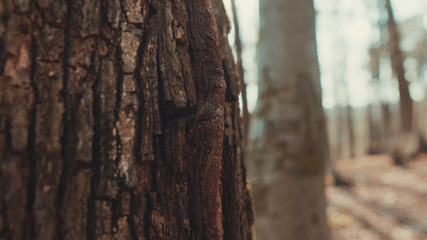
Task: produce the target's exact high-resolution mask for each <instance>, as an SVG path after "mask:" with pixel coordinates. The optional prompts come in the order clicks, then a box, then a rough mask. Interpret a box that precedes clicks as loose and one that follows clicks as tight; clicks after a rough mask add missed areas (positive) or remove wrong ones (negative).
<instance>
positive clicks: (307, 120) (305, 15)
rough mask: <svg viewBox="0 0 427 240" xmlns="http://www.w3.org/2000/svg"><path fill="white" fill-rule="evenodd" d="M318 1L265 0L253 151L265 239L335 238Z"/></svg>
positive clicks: (260, 235) (251, 158) (257, 204)
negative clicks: (327, 190) (327, 186)
mask: <svg viewBox="0 0 427 240" xmlns="http://www.w3.org/2000/svg"><path fill="white" fill-rule="evenodd" d="M314 24H315V11H314V7H313V1H311V0H302V1H293V0H264V1H260V39H259V72H260V89H259V100H258V106H257V109H256V113H255V114H254V117H253V118H252V122H253V124H252V126H253V127H254V128H253V129H252V131H251V137H252V143H251V152H250V154H248V157H249V163H250V165H249V166H250V168H249V176H250V178H251V182H252V186H253V192H254V202H255V209H256V214H257V221H256V224H255V231H256V234H257V236H258V238H263V239H270V240H276V239H280V240H284V239H285V240H286V239H290V240H294V239H298V240H304V239H319V240H321V239H329V231H328V226H327V221H326V213H325V207H326V200H325V196H324V162H325V160H326V159H325V156H326V155H327V154H326V149H325V148H326V147H327V137H326V129H325V118H324V113H323V109H322V101H321V87H320V76H319V75H320V74H319V68H318V67H319V66H318V59H317V51H316V38H315V25H314Z"/></svg>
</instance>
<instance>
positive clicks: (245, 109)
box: [231, 0, 250, 145]
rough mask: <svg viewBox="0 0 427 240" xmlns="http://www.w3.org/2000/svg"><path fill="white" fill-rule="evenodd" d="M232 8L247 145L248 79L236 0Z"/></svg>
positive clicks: (232, 3) (232, 1)
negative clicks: (245, 75)
mask: <svg viewBox="0 0 427 240" xmlns="http://www.w3.org/2000/svg"><path fill="white" fill-rule="evenodd" d="M231 10H232V13H233V23H234V36H235V40H234V46H235V47H236V55H237V62H236V64H237V72H238V73H239V83H240V85H241V89H242V107H243V109H242V110H243V111H242V112H243V114H242V117H243V129H244V134H245V135H244V138H245V145H246V142H247V136H248V134H249V120H250V119H249V110H248V97H247V94H246V81H245V77H244V74H245V71H244V69H243V63H242V42H241V40H240V30H239V20H238V16H237V9H236V1H235V0H231Z"/></svg>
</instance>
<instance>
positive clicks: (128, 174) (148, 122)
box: [0, 0, 253, 240]
mask: <svg viewBox="0 0 427 240" xmlns="http://www.w3.org/2000/svg"><path fill="white" fill-rule="evenodd" d="M212 4H213V5H214V6H212ZM214 9H215V10H216V11H214ZM0 11H2V12H1V14H2V16H3V17H2V19H1V22H0V37H1V43H2V44H1V46H0V52H1V55H0V59H1V61H0V69H1V71H2V72H1V87H0V99H1V100H0V164H1V165H0V182H1V185H0V190H1V191H0V239H46V240H49V239H251V230H250V227H251V224H252V222H253V216H252V212H251V205H250V198H249V192H248V189H247V187H246V179H245V169H244V166H243V159H242V152H241V151H240V149H241V148H242V132H241V128H242V127H241V118H240V115H239V114H238V113H239V109H238V106H239V105H238V102H237V101H238V100H237V99H238V94H239V89H238V88H237V87H236V86H237V81H238V79H237V73H236V67H235V65H234V60H233V56H232V53H231V49H230V46H229V45H228V42H227V41H226V40H225V39H226V38H227V34H228V31H229V29H228V27H224V26H228V25H229V24H228V23H227V22H225V21H226V20H224V16H225V12H224V8H223V7H222V2H220V1H219V0H215V1H213V2H212V3H211V1H209V0H207V1H204V0H197V1H195V0H177V1H166V0H165V1H160V0H152V1H148V0H139V1H129V0H122V1H119V0H113V1H103V0H76V1H70V0H69V1H64V0H61V1H53V0H46V1H25V0H24V1H3V2H2V3H0ZM225 19H226V18H225ZM224 30H225V31H224ZM231 222H232V223H233V224H232V225H230V223H231Z"/></svg>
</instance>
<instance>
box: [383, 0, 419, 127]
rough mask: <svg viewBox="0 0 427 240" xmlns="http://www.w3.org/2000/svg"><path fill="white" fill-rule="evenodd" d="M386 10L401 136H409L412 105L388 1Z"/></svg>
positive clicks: (396, 31) (398, 37) (398, 39)
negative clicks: (398, 104) (398, 99)
mask: <svg viewBox="0 0 427 240" xmlns="http://www.w3.org/2000/svg"><path fill="white" fill-rule="evenodd" d="M386 9H387V13H388V20H387V25H388V31H389V36H390V40H389V41H390V43H389V44H390V45H389V49H390V57H391V64H392V68H393V72H394V74H395V75H396V77H397V81H398V84H399V95H400V121H401V122H400V123H401V131H402V133H403V134H409V133H410V132H411V130H412V112H413V111H412V109H413V104H412V98H411V96H410V95H409V83H408V81H407V80H406V78H405V69H404V67H403V60H404V56H403V53H402V51H401V50H400V47H399V45H400V36H399V32H398V29H397V25H396V22H395V21H394V16H393V11H392V8H391V3H390V0H386Z"/></svg>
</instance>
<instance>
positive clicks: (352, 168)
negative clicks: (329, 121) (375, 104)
mask: <svg viewBox="0 0 427 240" xmlns="http://www.w3.org/2000/svg"><path fill="white" fill-rule="evenodd" d="M335 166H336V169H337V171H338V172H339V173H340V174H341V175H342V176H343V177H344V178H345V179H349V180H350V181H351V182H352V183H353V185H352V186H350V187H335V186H333V184H332V181H330V178H328V177H327V185H328V187H327V189H326V195H327V198H328V210H327V213H328V222H329V226H330V227H331V229H332V236H333V238H332V239H333V240H353V239H362V240H370V239H372V240H373V239H375V240H377V239H395V240H412V239H427V155H423V156H418V157H417V158H416V159H414V160H413V161H412V162H411V163H409V164H408V166H407V167H406V168H402V167H397V166H393V164H392V159H391V158H390V157H389V156H388V155H371V156H366V157H362V158H357V159H344V160H339V161H337V163H336V164H335ZM328 180H329V181H328Z"/></svg>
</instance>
